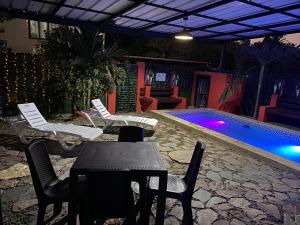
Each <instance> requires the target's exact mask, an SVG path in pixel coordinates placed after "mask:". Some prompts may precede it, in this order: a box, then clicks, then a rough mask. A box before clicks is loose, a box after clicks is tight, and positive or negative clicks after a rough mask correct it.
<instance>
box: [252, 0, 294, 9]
mask: <svg viewBox="0 0 300 225" xmlns="http://www.w3.org/2000/svg"><path fill="white" fill-rule="evenodd" d="M253 2H255V3H259V4H262V5H265V6H269V7H272V8H282V7H285V6H289V5H293V4H297V3H299V0H268V1H266V0H253Z"/></svg>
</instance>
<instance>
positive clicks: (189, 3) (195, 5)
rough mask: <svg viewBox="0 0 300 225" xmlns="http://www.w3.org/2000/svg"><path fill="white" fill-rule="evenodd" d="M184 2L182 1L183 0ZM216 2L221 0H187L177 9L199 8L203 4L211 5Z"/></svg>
mask: <svg viewBox="0 0 300 225" xmlns="http://www.w3.org/2000/svg"><path fill="white" fill-rule="evenodd" d="M181 2H182V1H181ZM214 2H219V0H214V1H208V0H198V1H197V0H196V1H195V0H194V1H186V2H184V3H183V4H181V5H180V6H177V7H176V8H177V9H181V10H185V11H192V10H195V9H199V8H201V7H203V6H206V5H209V4H211V3H214Z"/></svg>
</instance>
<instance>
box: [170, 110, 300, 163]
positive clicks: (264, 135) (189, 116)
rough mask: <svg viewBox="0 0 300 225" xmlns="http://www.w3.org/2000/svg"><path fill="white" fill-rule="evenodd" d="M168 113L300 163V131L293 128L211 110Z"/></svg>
mask: <svg viewBox="0 0 300 225" xmlns="http://www.w3.org/2000/svg"><path fill="white" fill-rule="evenodd" d="M169 114H171V115H172V116H175V117H177V118H180V119H183V120H186V121H188V122H191V123H194V124H196V125H199V126H202V127H205V128H208V129H210V130H213V131H216V132H218V133H221V134H224V135H226V136H229V137H231V138H234V139H237V140H239V141H242V142H244V143H247V144H249V145H252V146H255V147H258V148H260V149H263V150H265V151H267V152H270V153H272V154H275V155H277V156H280V157H283V158H286V159H288V160H291V161H293V162H296V163H300V135H299V134H298V133H296V132H292V131H287V130H285V129H280V128H275V127H271V126H269V125H267V124H261V123H256V122H255V121H249V120H246V119H243V118H240V117H237V116H231V115H229V114H224V113H221V112H217V111H212V110H192V111H177V112H169Z"/></svg>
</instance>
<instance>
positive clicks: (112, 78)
mask: <svg viewBox="0 0 300 225" xmlns="http://www.w3.org/2000/svg"><path fill="white" fill-rule="evenodd" d="M41 55H42V56H43V58H44V59H45V60H46V61H47V62H49V63H50V64H52V65H54V66H55V68H56V76H58V77H59V78H60V81H61V82H60V83H59V86H60V89H61V91H62V96H63V98H64V99H65V100H71V101H72V103H73V105H74V106H75V107H76V108H81V109H82V108H88V107H89V104H90V99H91V97H99V96H101V95H105V94H106V92H110V91H112V90H113V88H114V83H116V84H119V83H120V82H123V80H124V78H125V77H126V73H125V70H123V69H122V68H119V67H118V66H117V65H116V64H114V60H115V61H123V60H124V59H125V52H124V51H123V50H121V49H119V48H118V46H117V45H116V44H112V45H111V46H110V47H107V48H105V49H103V45H102V38H101V36H100V35H99V33H98V32H97V31H93V30H84V29H79V28H75V27H68V26H59V27H57V28H55V29H53V30H52V31H50V32H48V33H47V34H46V41H45V42H43V43H42V46H41Z"/></svg>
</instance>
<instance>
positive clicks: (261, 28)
mask: <svg viewBox="0 0 300 225" xmlns="http://www.w3.org/2000/svg"><path fill="white" fill-rule="evenodd" d="M298 8H300V4H296V5H293V6H287V7H283V8H279V9H273V10H270V11H266V12H261V13H256V14H252V15H248V16H243V17H239V18H236V19H232V20H227V21H226V22H221V23H215V24H210V25H206V26H202V27H197V28H194V29H191V31H197V30H203V29H209V28H213V27H219V26H222V25H226V24H230V23H235V22H239V23H240V25H243V26H244V24H243V22H242V21H245V20H249V19H254V18H258V17H263V16H268V15H271V14H274V13H280V12H281V11H288V10H292V9H298ZM263 29H265V28H263V27H261V26H260V27H259V30H263Z"/></svg>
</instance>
